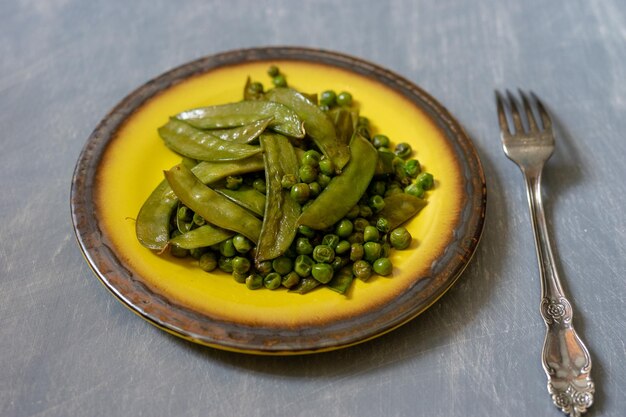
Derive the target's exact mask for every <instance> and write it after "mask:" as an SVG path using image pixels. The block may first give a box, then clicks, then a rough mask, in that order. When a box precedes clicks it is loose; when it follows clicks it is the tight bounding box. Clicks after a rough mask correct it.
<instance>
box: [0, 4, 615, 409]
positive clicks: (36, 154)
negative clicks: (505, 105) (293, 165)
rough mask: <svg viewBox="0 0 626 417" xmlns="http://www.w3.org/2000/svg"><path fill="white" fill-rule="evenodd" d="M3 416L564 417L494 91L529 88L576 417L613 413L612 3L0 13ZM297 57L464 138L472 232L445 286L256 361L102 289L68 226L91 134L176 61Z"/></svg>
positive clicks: (37, 7)
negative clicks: (417, 110) (392, 81)
mask: <svg viewBox="0 0 626 417" xmlns="http://www.w3.org/2000/svg"><path fill="white" fill-rule="evenodd" d="M0 12H1V15H2V24H0V57H2V58H1V59H0V132H1V133H0V143H1V144H2V148H1V151H0V184H1V186H2V192H1V194H0V415H2V416H42V417H43V416H45V417H51V416H122V415H129V416H131V415H132V416H261V415H272V416H327V417H331V416H360V417H367V416H422V415H423V416H488V415H489V416H496V415H497V416H539V415H541V416H558V415H560V412H558V411H557V410H556V408H555V407H553V405H552V404H551V401H550V400H549V398H548V395H547V392H546V378H545V375H544V372H543V369H542V368H541V364H540V348H541V343H542V340H543V335H544V324H543V322H542V320H541V318H540V316H539V313H538V306H539V279H538V272H537V265H536V260H535V256H534V248H533V241H532V235H531V229H530V226H529V219H528V213H527V208H526V201H525V198H526V197H525V194H524V191H523V188H522V187H523V183H522V177H521V175H520V173H519V171H518V170H517V168H516V167H515V166H514V165H513V164H512V163H511V162H509V161H508V160H507V159H506V158H505V157H504V155H503V154H502V150H501V147H500V143H499V133H498V127H497V123H496V116H495V105H494V96H493V90H494V88H506V87H509V88H516V87H523V88H526V89H532V90H534V91H535V92H537V93H538V94H539V95H540V96H541V97H542V98H543V99H544V101H545V102H546V104H547V105H548V106H549V108H550V110H551V111H552V113H553V116H554V118H555V119H556V121H557V123H558V126H559V133H560V135H559V138H558V149H557V152H556V154H555V155H554V157H553V159H552V160H551V161H550V163H549V165H548V166H547V169H546V172H545V177H544V180H545V182H544V197H545V202H546V205H547V212H548V213H547V216H548V222H549V228H550V229H551V231H553V232H554V243H555V246H556V252H557V256H558V258H559V268H560V270H561V272H562V275H563V276H564V277H566V280H567V283H566V289H567V291H568V293H569V295H571V298H572V300H573V301H574V303H575V306H576V308H577V311H576V316H575V323H576V325H577V328H578V330H579V333H580V334H581V335H582V336H583V338H584V339H585V340H586V341H587V344H588V347H589V349H590V351H591V354H592V356H593V360H594V364H593V375H594V378H595V381H596V385H597V394H596V404H595V405H594V407H593V409H592V411H591V412H590V413H589V414H590V415H598V416H599V415H603V416H623V415H626V394H624V388H625V387H626V327H625V323H626V284H625V281H624V273H625V272H626V268H625V266H626V253H625V245H624V241H625V240H626V232H625V223H624V217H625V216H624V210H625V208H626V187H625V185H624V184H625V178H626V168H625V166H626V164H625V163H624V156H625V155H626V145H625V143H626V141H625V140H624V132H626V81H625V80H626V3H625V2H623V1H621V0H606V1H597V2H595V1H583V0H575V1H561V2H559V1H550V2H547V1H535V0H532V1H523V2H503V1H500V0H478V1H471V2H470V1H467V2H466V1H461V0H440V1H431V2H426V1H414V0H406V1H391V2H383V1H374V0H368V1H340V2H338V1H334V0H327V1H317V2H314V1H302V2H288V1H286V0H285V1H279V0H274V1H258V2H252V1H243V0H230V1H228V2H219V1H188V2H165V1H163V2H155V1H134V2H122V1H111V0H107V1H90V2H87V1H79V0H47V1H32V0H24V1H10V0H2V1H0ZM262 45H302V46H311V47H316V48H325V49H331V50H336V51H340V52H344V53H348V54H352V55H355V56H358V57H361V58H364V59H367V60H371V61H373V62H376V63H379V64H381V65H383V66H385V67H388V68H390V69H392V70H394V71H396V72H397V73H399V74H401V75H403V76H405V77H407V78H408V79H410V80H412V81H414V82H415V83H417V84H419V85H420V86H422V87H423V88H424V89H426V90H427V91H429V92H430V93H431V94H433V95H434V96H435V97H437V98H438V99H439V100H440V101H441V102H442V103H443V104H444V105H445V106H446V107H448V109H449V110H450V111H451V112H452V113H453V114H454V115H455V116H456V117H457V118H458V119H459V121H460V122H461V123H462V124H463V125H464V126H465V127H466V129H467V131H468V133H469V134H470V135H471V136H472V138H473V140H474V143H475V145H476V147H477V149H478V151H479V153H480V155H481V158H482V162H483V164H484V168H485V172H486V176H487V181H488V190H489V197H488V209H487V221H486V226H485V231H484V235H483V239H482V242H481V244H480V246H479V248H478V251H477V253H476V256H475V258H474V259H473V261H472V262H471V264H470V266H469V268H468V269H467V270H466V272H465V273H464V275H463V277H462V278H461V280H460V281H459V282H458V284H457V285H456V286H455V287H454V288H453V289H452V290H451V291H450V292H449V293H448V294H446V295H445V296H444V297H443V298H442V299H441V300H440V302H438V303H437V304H436V305H434V306H433V307H432V308H430V309H429V310H428V311H427V312H425V313H424V314H423V315H421V316H420V317H418V318H417V319H415V320H413V321H412V322H410V323H409V324H407V325H405V326H403V327H401V328H399V329H397V330H396V331H393V332H392V333H390V334H388V335H386V336H384V337H381V338H378V339H376V340H373V341H371V342H368V343H364V344H361V345H357V346H354V347H352V348H349V349H344V350H339V351H335V352H329V353H325V354H318V355H312V356H301V357H257V356H250V355H243V354H235V353H229V352H224V351H220V350H215V349H211V348H205V347H201V346H196V345H193V344H191V343H188V342H185V341H182V340H180V339H178V338H175V337H173V336H170V335H168V334H166V333H164V332H162V331H160V330H158V329H156V328H155V327H153V326H151V325H150V324H148V323H147V322H145V321H143V320H141V319H139V318H138V317H137V316H135V315H134V314H132V313H131V312H130V311H129V310H127V309H126V308H125V307H123V306H122V305H121V304H120V303H119V302H118V301H117V300H115V299H114V298H113V297H112V296H111V295H110V294H109V293H108V292H107V291H106V290H105V289H104V288H103V287H102V285H101V284H100V283H99V282H98V280H97V279H96V277H95V276H94V275H93V273H92V272H91V270H90V269H89V267H88V265H87V264H86V262H85V260H84V259H83V257H82V256H81V254H80V251H79V249H78V246H77V243H76V241H75V238H74V234H73V230H72V224H71V220H70V214H69V190H70V180H71V175H72V170H73V168H74V164H75V162H76V159H77V157H78V154H79V152H80V151H81V148H82V147H83V145H84V143H85V141H86V139H87V137H88V136H89V134H90V132H91V131H92V130H93V129H94V127H95V125H96V124H97V123H98V121H99V120H100V119H101V118H102V117H103V116H104V115H105V114H106V113H107V112H108V110H109V109H110V108H111V107H112V106H114V105H115V104H116V103H117V102H118V101H119V100H120V99H121V98H123V97H124V96H125V95H126V94H128V93H129V92H130V91H132V90H133V89H135V88H136V87H138V86H139V85H141V84H142V83H144V82H145V81H147V80H148V79H150V78H152V77H154V76H156V75H158V74H160V73H162V72H164V71H166V70H168V69H171V68H173V67H175V66H178V65H180V64H182V63H185V62H187V61H189V60H192V59H195V58H198V57H201V56H205V55H210V54H213V53H216V52H221V51H226V50H230V49H237V48H242V47H252V46H262Z"/></svg>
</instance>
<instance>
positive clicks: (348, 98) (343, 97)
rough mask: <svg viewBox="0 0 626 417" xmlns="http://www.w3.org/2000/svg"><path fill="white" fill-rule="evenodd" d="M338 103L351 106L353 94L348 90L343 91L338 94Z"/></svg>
mask: <svg viewBox="0 0 626 417" xmlns="http://www.w3.org/2000/svg"><path fill="white" fill-rule="evenodd" d="M337 104H339V105H340V106H345V107H349V106H351V105H352V94H350V93H349V92H347V91H342V92H341V93H339V94H337Z"/></svg>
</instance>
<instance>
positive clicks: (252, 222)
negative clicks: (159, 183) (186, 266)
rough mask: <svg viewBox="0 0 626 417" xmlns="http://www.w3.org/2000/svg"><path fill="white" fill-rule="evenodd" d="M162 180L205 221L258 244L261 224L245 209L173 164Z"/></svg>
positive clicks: (181, 167) (184, 168) (186, 170)
mask: <svg viewBox="0 0 626 417" xmlns="http://www.w3.org/2000/svg"><path fill="white" fill-rule="evenodd" d="M165 178H166V179H167V182H168V183H169V185H170V187H172V190H173V191H174V193H175V194H176V196H177V197H178V198H179V199H180V200H181V201H182V202H183V203H184V204H185V205H186V206H188V207H189V208H191V209H192V210H194V211H195V212H197V213H200V215H201V216H202V217H204V218H205V219H206V220H207V221H208V222H210V223H212V224H214V225H216V226H219V227H222V228H224V229H227V230H232V231H235V232H238V233H241V234H242V235H244V236H246V237H247V238H248V239H250V240H251V241H253V242H257V241H258V239H259V234H260V233H261V225H262V223H261V221H260V220H259V219H257V218H256V217H255V216H254V215H252V214H250V212H248V211H247V210H246V209H244V208H242V207H240V206H238V205H237V204H235V203H233V202H232V201H230V200H228V199H227V198H226V197H224V196H222V195H220V194H218V193H217V192H215V191H213V190H212V189H210V188H209V187H207V186H206V185H204V184H203V183H202V182H201V181H200V180H199V179H198V177H196V176H195V175H194V174H193V172H191V171H190V170H189V168H187V167H185V166H184V165H176V166H175V167H174V168H172V169H170V170H169V171H165Z"/></svg>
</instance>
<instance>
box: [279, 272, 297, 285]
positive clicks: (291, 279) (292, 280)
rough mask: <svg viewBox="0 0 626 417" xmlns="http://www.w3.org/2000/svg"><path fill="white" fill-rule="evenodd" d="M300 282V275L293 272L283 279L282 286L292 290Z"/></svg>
mask: <svg viewBox="0 0 626 417" xmlns="http://www.w3.org/2000/svg"><path fill="white" fill-rule="evenodd" d="M299 282H300V275H298V273H297V272H296V271H291V272H290V273H288V274H287V275H285V276H284V277H283V279H282V285H283V287H285V288H291V287H293V286H295V285H298V283H299Z"/></svg>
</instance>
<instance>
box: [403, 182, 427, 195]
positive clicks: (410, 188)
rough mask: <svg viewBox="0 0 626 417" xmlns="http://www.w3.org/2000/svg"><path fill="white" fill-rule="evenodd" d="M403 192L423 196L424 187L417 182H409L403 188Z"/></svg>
mask: <svg viewBox="0 0 626 417" xmlns="http://www.w3.org/2000/svg"><path fill="white" fill-rule="evenodd" d="M404 192H405V193H407V194H409V195H412V196H413V197H417V198H423V197H424V189H423V188H422V187H421V186H420V185H419V184H417V183H413V184H409V185H407V186H406V187H405V188H404Z"/></svg>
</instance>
